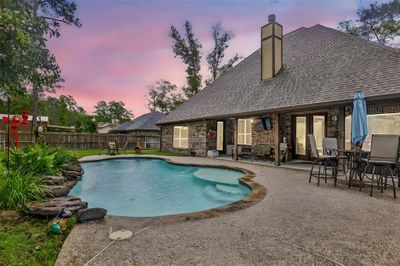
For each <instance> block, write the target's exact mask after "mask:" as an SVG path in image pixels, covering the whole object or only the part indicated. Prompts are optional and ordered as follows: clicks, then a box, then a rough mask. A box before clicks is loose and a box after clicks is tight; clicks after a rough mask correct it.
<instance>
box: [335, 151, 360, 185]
mask: <svg viewBox="0 0 400 266" xmlns="http://www.w3.org/2000/svg"><path fill="white" fill-rule="evenodd" d="M338 152H340V153H343V154H345V155H346V157H347V160H348V163H347V167H348V172H349V180H348V186H349V188H350V187H351V185H352V182H353V181H354V180H355V179H357V177H358V180H359V181H360V186H361V182H362V181H363V180H362V179H363V176H362V175H363V167H362V166H363V164H364V162H363V161H362V160H361V158H362V154H366V153H367V152H366V151H362V150H348V149H345V150H338Z"/></svg>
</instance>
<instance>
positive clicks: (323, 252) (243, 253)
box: [56, 156, 400, 265]
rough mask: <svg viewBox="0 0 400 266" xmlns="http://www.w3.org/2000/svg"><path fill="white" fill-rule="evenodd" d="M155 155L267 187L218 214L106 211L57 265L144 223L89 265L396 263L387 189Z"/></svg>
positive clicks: (71, 241)
mask: <svg viewBox="0 0 400 266" xmlns="http://www.w3.org/2000/svg"><path fill="white" fill-rule="evenodd" d="M105 157H106V156H101V157H100V158H105ZM122 157H127V156H122ZM152 157H156V156H152ZM157 157H160V158H168V159H169V160H172V161H174V162H180V163H195V164H210V165H226V166H233V167H240V168H245V169H248V170H250V171H252V172H254V173H255V175H256V177H255V181H256V182H257V183H259V184H261V185H263V186H264V187H266V188H267V191H268V192H267V196H266V197H265V198H264V199H263V200H262V201H261V202H259V203H258V204H256V205H254V206H252V207H249V208H246V209H242V210H239V211H236V212H230V213H225V214H223V215H221V216H218V217H215V218H208V219H200V220H191V221H186V222H177V223H167V224H163V223H159V224H149V223H148V222H146V220H141V219H135V218H121V217H107V218H106V219H105V220H104V221H100V222H92V223H87V224H78V225H76V226H75V227H74V229H73V230H72V232H71V233H70V235H69V236H68V238H67V240H66V241H65V243H64V246H63V248H62V250H61V252H60V254H59V257H58V260H57V263H56V265H83V264H84V263H85V262H87V261H89V260H90V259H91V258H92V257H93V256H95V255H96V254H97V253H98V252H99V251H100V250H102V249H103V248H104V247H105V246H106V245H107V244H109V243H110V240H109V239H108V234H109V232H110V228H111V227H112V231H117V230H120V229H125V230H131V231H133V232H137V231H139V230H141V229H143V228H146V227H147V229H146V230H144V231H142V232H140V233H138V234H136V235H135V234H134V235H133V237H132V238H130V239H128V240H123V241H118V242H115V243H114V244H113V245H111V246H110V247H109V248H107V249H106V250H105V251H104V252H103V253H101V254H100V255H99V256H98V257H96V259H95V260H94V261H93V262H92V263H91V264H90V265H194V264H202V265H210V264H214V265H215V264H217V265H255V264H256V265H277V264H278V265H288V264H289V265H299V264H303V265H304V264H307V265H310V264H313V265H335V264H336V265H372V264H375V265H376V264H379V265H400V224H399V222H400V201H399V199H397V200H394V199H393V198H392V197H393V195H392V193H391V191H385V193H383V194H381V193H379V192H375V193H374V196H373V197H370V196H369V190H368V189H364V190H363V191H362V192H359V191H358V189H357V188H354V189H348V188H347V186H345V185H343V184H339V185H338V187H334V185H333V182H332V181H329V180H328V184H325V183H322V184H321V186H320V187H317V185H316V182H315V180H313V183H311V184H309V183H308V174H307V172H305V171H296V170H291V169H283V168H278V167H271V166H263V165H256V164H250V163H245V162H233V161H223V160H215V159H207V158H197V157H195V158H194V157H164V156H157ZM95 158H96V157H91V159H95ZM114 158H116V157H115V156H114Z"/></svg>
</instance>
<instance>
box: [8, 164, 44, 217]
mask: <svg viewBox="0 0 400 266" xmlns="http://www.w3.org/2000/svg"><path fill="white" fill-rule="evenodd" d="M44 198H45V195H44V193H43V190H42V188H41V178H40V177H37V176H34V175H33V174H32V172H29V171H26V170H24V171H22V170H21V169H17V170H12V171H10V172H7V171H2V172H1V173H0V209H17V210H23V209H24V208H25V206H26V203H28V202H29V201H34V200H41V199H44Z"/></svg>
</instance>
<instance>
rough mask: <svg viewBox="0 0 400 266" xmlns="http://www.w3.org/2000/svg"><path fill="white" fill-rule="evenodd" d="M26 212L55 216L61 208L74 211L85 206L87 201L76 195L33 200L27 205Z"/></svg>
mask: <svg viewBox="0 0 400 266" xmlns="http://www.w3.org/2000/svg"><path fill="white" fill-rule="evenodd" d="M26 207H27V212H28V213H29V214H32V215H42V216H56V215H57V214H58V213H59V212H60V211H61V210H63V209H68V210H70V211H72V212H76V211H78V210H80V209H84V208H86V207H87V202H85V201H82V200H81V199H80V198H78V197H71V196H67V197H58V198H51V199H47V200H46V201H33V202H29V203H28V204H27V205H26Z"/></svg>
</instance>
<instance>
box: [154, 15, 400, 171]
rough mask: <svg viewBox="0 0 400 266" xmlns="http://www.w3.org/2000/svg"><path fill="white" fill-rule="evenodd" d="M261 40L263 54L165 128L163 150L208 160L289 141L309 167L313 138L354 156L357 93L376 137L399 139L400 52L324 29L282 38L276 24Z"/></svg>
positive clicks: (206, 92)
mask: <svg viewBox="0 0 400 266" xmlns="http://www.w3.org/2000/svg"><path fill="white" fill-rule="evenodd" d="M261 36H262V38H261V49H259V50H257V51H255V52H254V53H253V54H251V55H250V56H248V57H247V58H246V59H244V60H243V61H242V62H240V63H239V64H238V65H237V66H235V67H234V68H232V69H231V70H230V71H228V72H227V73H225V74H224V75H222V76H221V77H220V78H218V79H217V80H216V81H215V82H214V83H213V84H211V85H210V86H208V87H206V88H204V89H203V90H202V91H200V92H199V93H198V94H197V95H195V96H193V97H192V98H190V99H189V100H188V101H186V102H185V103H183V104H182V105H181V106H180V107H179V108H177V109H176V110H175V111H173V112H172V113H170V114H169V115H167V116H166V117H164V118H163V119H162V120H161V121H160V122H159V123H158V125H160V126H161V128H162V134H161V136H162V140H161V142H162V147H161V149H162V150H165V151H175V150H190V151H195V152H196V154H197V155H200V156H204V155H206V153H207V150H210V149H218V150H219V151H220V153H230V152H231V151H232V147H234V149H236V148H237V146H238V145H251V146H252V148H253V149H254V147H255V146H257V145H260V144H270V145H273V146H274V147H277V146H278V145H279V143H281V142H283V141H286V142H287V143H288V152H289V154H290V155H289V159H291V158H298V159H310V155H309V149H308V143H307V138H306V134H309V133H313V134H314V135H315V137H316V141H317V145H318V148H319V149H321V146H322V139H323V138H324V137H336V138H338V141H339V147H340V148H344V147H347V148H349V147H350V130H351V113H352V103H353V96H354V94H355V93H356V92H357V91H362V92H364V93H365V95H366V100H367V106H368V114H369V117H368V120H369V132H370V134H372V133H396V134H400V50H399V49H394V48H390V47H387V46H383V45H380V44H377V43H374V42H370V41H367V40H364V39H361V38H358V37H355V36H351V35H348V34H345V33H342V32H340V31H337V30H335V29H331V28H328V27H325V26H321V25H315V26H312V27H310V28H305V27H301V28H299V29H297V30H295V31H293V32H290V33H288V34H285V35H284V36H282V27H281V25H279V24H278V23H276V22H275V19H274V16H270V17H269V24H267V25H265V26H263V27H262V28H261ZM282 43H283V47H282ZM214 133H215V134H214ZM369 138H370V136H369ZM369 141H370V140H369V139H367V142H366V144H365V145H364V148H367V149H368V147H369ZM276 159H277V160H279V159H278V158H276ZM277 163H279V161H277Z"/></svg>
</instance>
